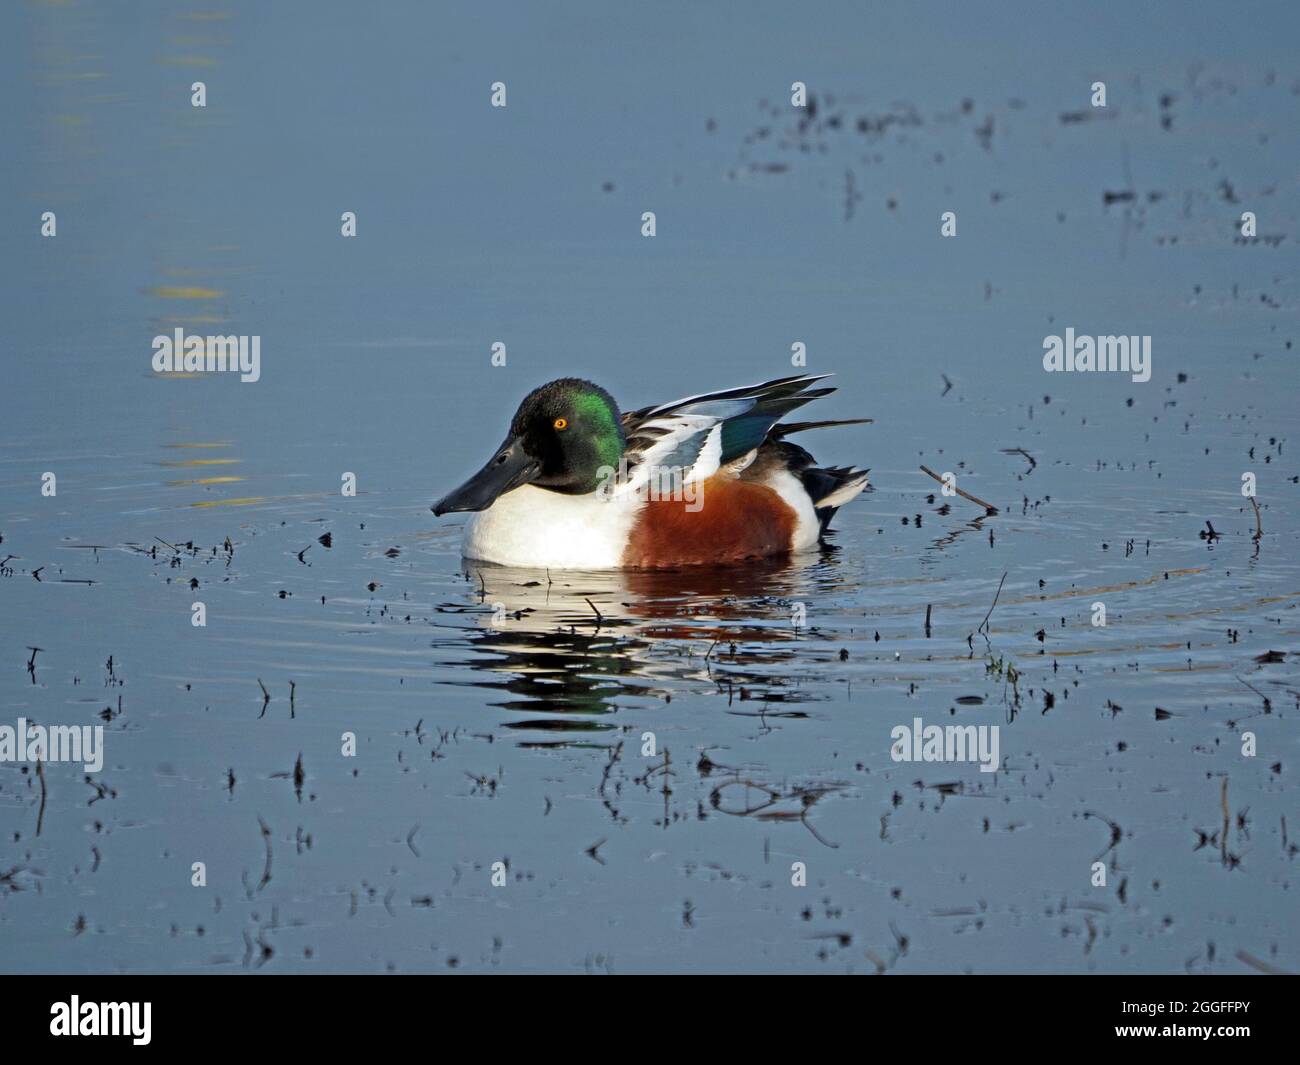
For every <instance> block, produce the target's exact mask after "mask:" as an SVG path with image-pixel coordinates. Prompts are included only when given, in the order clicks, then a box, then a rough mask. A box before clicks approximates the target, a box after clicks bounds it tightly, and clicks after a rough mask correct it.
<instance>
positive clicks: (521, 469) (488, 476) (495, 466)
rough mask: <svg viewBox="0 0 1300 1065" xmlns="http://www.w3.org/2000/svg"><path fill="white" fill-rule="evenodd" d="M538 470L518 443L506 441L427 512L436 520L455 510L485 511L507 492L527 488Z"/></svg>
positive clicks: (539, 469)
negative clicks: (472, 473)
mask: <svg viewBox="0 0 1300 1065" xmlns="http://www.w3.org/2000/svg"><path fill="white" fill-rule="evenodd" d="M540 472H541V466H540V465H539V464H538V462H537V460H536V459H534V458H532V457H531V456H530V455H528V453H527V452H525V451H524V449H523V447H522V446H521V445H520V443H519V441H518V440H515V439H510V440H507V441H506V442H505V443H504V444H502V445H501V447H500V448H498V449H497V453H496V454H495V455H493V456H492V458H491V459H490V460H488V464H487V465H486V466H484V467H483V468H482V469H481V470H479V471H478V473H476V474H474V476H473V477H471V478H470V479H469V480H468V481H466V482H465V483H464V484H463V485H461V486H460V487H459V488H457V489H456V490H455V491H454V492H451V493H449V494H448V495H446V496H444V497H443V498H442V499H440V500H438V502H436V503H435V504H434V505H433V506H432V507H430V508H429V509H430V510H432V511H433V512H434V514H437V515H439V516H441V515H443V514H449V513H451V512H452V511H456V510H487V508H488V507H490V506H491V505H492V504H493V503H495V502H496V501H497V500H498V499H500V498H501V497H502V496H503V495H505V494H506V493H507V492H509V491H512V490H513V489H515V488H518V487H519V486H520V485H525V484H528V483H529V482H530V481H532V480H533V479H534V478H535V477H537V475H538V473H540Z"/></svg>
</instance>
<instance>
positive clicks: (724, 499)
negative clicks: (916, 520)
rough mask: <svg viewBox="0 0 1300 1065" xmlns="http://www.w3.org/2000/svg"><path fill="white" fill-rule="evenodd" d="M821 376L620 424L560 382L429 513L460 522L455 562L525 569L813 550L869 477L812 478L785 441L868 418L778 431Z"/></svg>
mask: <svg viewBox="0 0 1300 1065" xmlns="http://www.w3.org/2000/svg"><path fill="white" fill-rule="evenodd" d="M830 376H831V375H830V374H802V375H798V376H793V377H781V378H777V379H775V380H771V381H764V382H763V383H762V384H757V385H748V386H745V387H741V388H730V389H725V390H722V391H718V392H707V393H703V394H701V395H694V396H687V397H686V398H684V399H678V400H675V401H673V402H672V403H663V404H659V405H658V406H650V407H642V408H640V409H638V410H633V411H628V412H625V413H624V412H621V411H620V409H619V405H618V403H617V401H616V400H615V399H614V397H613V396H612V395H610V393H609V392H607V391H606V390H605V389H604V388H602V387H601V386H600V385H597V384H594V383H593V382H591V381H587V380H584V379H582V378H578V377H563V378H560V379H558V380H555V381H551V382H549V383H547V384H544V385H542V386H541V387H539V388H536V389H534V390H533V391H532V392H530V393H529V394H528V395H527V396H525V397H524V399H523V401H522V402H521V403H520V404H519V409H518V410H517V411H516V412H515V415H514V418H513V419H512V420H511V422H510V429H509V431H508V432H507V434H506V438H505V440H504V441H503V442H502V444H501V446H500V447H498V448H497V449H496V451H495V452H494V453H493V455H492V457H491V458H490V459H488V461H487V463H486V464H485V465H484V466H483V468H482V469H481V470H479V471H478V472H477V473H476V474H474V475H473V476H472V477H470V478H469V480H467V481H465V483H464V484H462V485H460V487H458V488H456V489H454V490H453V491H451V492H450V493H448V494H447V495H446V496H444V497H443V498H442V499H440V500H438V502H436V503H434V504H433V505H432V506H431V507H430V508H429V509H430V510H432V511H433V513H434V515H435V516H437V517H441V516H442V515H444V514H450V513H456V512H469V513H470V514H471V517H470V519H469V521H468V522H466V524H465V529H464V534H463V541H462V544H461V554H462V555H463V557H464V558H466V559H468V560H472V561H477V562H486V563H493V564H496V565H501V566H512V567H520V568H530V569H589V570H607V569H629V570H641V569H675V568H681V567H687V566H707V565H736V564H742V563H745V562H752V561H753V560H755V559H765V558H775V557H778V556H783V555H793V554H798V553H801V552H807V551H811V550H815V549H816V548H818V546H819V545H820V544H821V543H822V542H823V539H824V537H825V535H826V532H827V529H828V527H829V525H830V521H831V519H832V518H833V517H834V515H835V513H836V511H837V510H838V509H839V508H840V507H842V506H844V505H845V504H846V503H848V502H850V501H851V500H853V499H854V498H856V497H857V496H858V495H859V494H860V493H861V492H862V491H863V490H864V489H865V488H866V487H867V484H868V474H869V473H870V470H867V469H862V470H859V469H857V468H856V467H854V466H818V465H816V460H815V459H814V458H813V456H812V455H811V454H809V453H808V452H807V451H806V450H804V449H803V448H802V447H800V446H798V445H797V444H794V443H791V442H790V441H789V439H788V437H790V436H793V435H794V434H796V433H802V432H805V431H808V430H812V429H822V428H828V427H831V426H842V425H859V424H866V423H869V422H871V421H872V419H870V418H847V419H836V420H831V421H813V422H782V421H781V419H782V418H784V417H785V416H786V415H787V414H789V413H790V412H791V411H794V410H796V409H797V408H799V407H802V406H803V405H804V404H805V403H809V402H811V401H812V400H814V399H818V398H821V397H822V396H827V395H829V394H831V393H832V392H834V391H835V389H834V388H833V387H830V386H826V385H819V386H818V387H813V386H814V385H817V383H818V382H820V381H823V380H825V379H826V378H827V377H830Z"/></svg>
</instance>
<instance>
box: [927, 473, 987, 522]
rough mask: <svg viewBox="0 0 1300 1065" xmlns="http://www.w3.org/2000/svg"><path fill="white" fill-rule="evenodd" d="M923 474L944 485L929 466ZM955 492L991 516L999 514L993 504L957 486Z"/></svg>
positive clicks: (954, 488)
mask: <svg viewBox="0 0 1300 1065" xmlns="http://www.w3.org/2000/svg"><path fill="white" fill-rule="evenodd" d="M921 472H922V473H924V474H925V475H926V476H928V477H933V478H934V479H935V480H936V481H938V482H939V483H940V484H943V483H944V482H943V478H942V477H940V476H939V475H938V474H937V473H935V472H934V470H932V469H930V467H929V466H922V467H921ZM953 491H954V492H956V493H957V494H958V495H959V496H961V497H962V499H969V500H970V501H971V502H972V503H975V504H976V505H978V506H981V507H983V508H984V509H985V510H986V511H988V513H989V514H996V513H997V512H998V508H997V507H995V506H994V505H993V504H992V503H985V502H984V500H982V499H980V497H979V496H973V495H971V494H970V493H969V492H967V491H966V490H965V489H963V488H958V487H957V486H956V485H953Z"/></svg>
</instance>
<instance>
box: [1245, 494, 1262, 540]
mask: <svg viewBox="0 0 1300 1065" xmlns="http://www.w3.org/2000/svg"><path fill="white" fill-rule="evenodd" d="M1247 498H1249V499H1250V505H1251V506H1252V507H1254V508H1255V535H1254V536H1253V537H1252V538H1251V539H1253V540H1255V541H1256V542H1258V541H1259V540H1260V539H1262V538H1263V536H1264V523H1263V522H1262V521H1261V520H1260V516H1259V503H1258V501H1257V500H1256V499H1255V497H1254V496H1248V497H1247Z"/></svg>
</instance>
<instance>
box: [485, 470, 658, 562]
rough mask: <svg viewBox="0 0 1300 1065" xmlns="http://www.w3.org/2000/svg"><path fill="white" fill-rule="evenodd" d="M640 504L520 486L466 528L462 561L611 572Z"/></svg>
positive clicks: (623, 497)
mask: <svg viewBox="0 0 1300 1065" xmlns="http://www.w3.org/2000/svg"><path fill="white" fill-rule="evenodd" d="M640 507H641V502H640V501H639V500H637V499H636V498H635V497H628V496H626V495H614V496H613V497H612V498H608V497H605V496H603V495H602V494H601V493H599V492H593V493H591V494H590V495H583V496H569V495H561V494H560V493H559V492H548V491H547V490H546V489H544V488H535V487H533V486H532V485H524V486H523V487H522V488H516V489H515V490H514V491H513V492H507V493H506V494H505V495H503V496H502V497H501V498H500V499H498V500H497V501H496V502H495V503H493V504H492V506H490V507H489V508H488V509H487V510H484V511H480V512H479V513H477V514H474V515H473V516H472V517H471V518H470V519H469V522H468V524H467V525H466V526H465V541H464V544H463V545H462V548H461V551H462V553H463V554H464V555H465V557H466V558H473V559H478V560H479V561H482V562H495V563H497V564H498V565H502V566H526V567H531V568H537V569H545V568H550V569H615V568H617V567H618V566H620V565H622V560H623V549H624V548H625V547H626V546H627V539H628V534H629V533H630V532H631V529H632V524H633V522H634V521H635V520H636V513H637V511H638V510H639V509H640Z"/></svg>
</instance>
